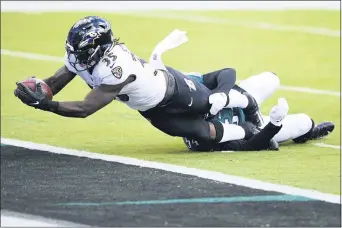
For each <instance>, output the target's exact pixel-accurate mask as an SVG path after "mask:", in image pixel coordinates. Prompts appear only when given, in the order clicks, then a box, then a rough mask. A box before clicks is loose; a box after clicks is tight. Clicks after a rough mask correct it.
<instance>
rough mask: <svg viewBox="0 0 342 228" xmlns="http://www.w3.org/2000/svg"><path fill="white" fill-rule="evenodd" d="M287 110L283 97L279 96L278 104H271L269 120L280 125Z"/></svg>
mask: <svg viewBox="0 0 342 228" xmlns="http://www.w3.org/2000/svg"><path fill="white" fill-rule="evenodd" d="M288 112H289V106H288V104H287V101H286V99H285V98H279V99H278V104H277V105H275V106H273V108H272V109H271V111H270V121H271V123H272V124H274V125H275V126H281V125H282V121H283V120H284V118H285V117H286V115H287V113H288Z"/></svg>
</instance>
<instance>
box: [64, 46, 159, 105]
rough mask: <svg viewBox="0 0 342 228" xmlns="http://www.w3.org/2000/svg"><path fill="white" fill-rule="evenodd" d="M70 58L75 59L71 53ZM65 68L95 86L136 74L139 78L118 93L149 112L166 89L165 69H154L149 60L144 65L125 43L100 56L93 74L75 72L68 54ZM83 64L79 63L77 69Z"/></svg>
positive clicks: (109, 83) (108, 83) (128, 102)
mask: <svg viewBox="0 0 342 228" xmlns="http://www.w3.org/2000/svg"><path fill="white" fill-rule="evenodd" d="M71 58H73V59H71V61H74V60H75V57H74V56H71ZM65 65H66V67H67V68H68V69H69V70H70V71H71V72H74V73H75V74H77V75H79V76H80V77H81V78H82V79H83V80H84V81H85V82H86V83H87V84H88V85H90V86H92V87H93V88H96V87H98V86H100V85H101V84H106V85H117V84H120V83H122V82H124V81H125V80H126V79H127V78H128V76H129V75H131V74H134V75H136V80H135V81H134V82H131V83H129V84H127V85H126V86H124V87H123V89H122V90H121V91H120V93H119V95H127V96H128V101H126V100H123V99H122V100H120V99H119V97H117V98H116V100H119V101H121V102H123V103H125V104H127V105H128V106H129V107H130V108H132V109H135V110H139V111H146V110H148V109H150V108H153V107H155V106H156V105H157V104H158V103H160V102H161V101H162V100H163V98H164V96H165V92H166V81H165V77H164V75H163V72H161V71H159V70H156V69H154V68H153V67H151V66H150V65H149V64H148V63H145V64H142V63H141V62H140V59H139V58H138V57H137V56H135V55H134V54H133V53H132V52H130V51H129V49H128V48H127V47H126V46H125V45H122V44H120V45H115V46H114V47H112V48H111V49H110V50H109V51H107V52H106V54H105V55H104V56H103V57H102V58H101V60H100V61H99V63H98V64H97V65H96V66H95V68H94V70H93V73H92V74H90V73H89V72H88V71H87V70H84V71H76V69H75V68H74V67H72V66H71V65H70V63H69V60H68V55H67V54H66V55H65ZM81 67H82V66H80V65H78V66H77V68H78V69H79V68H81Z"/></svg>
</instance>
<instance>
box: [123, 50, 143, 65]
mask: <svg viewBox="0 0 342 228" xmlns="http://www.w3.org/2000/svg"><path fill="white" fill-rule="evenodd" d="M121 48H122V50H124V51H125V52H127V53H129V54H130V55H131V56H132V59H133V61H139V63H140V64H141V65H142V67H145V62H144V61H142V60H141V59H140V58H139V57H138V56H136V55H134V54H133V53H132V52H130V51H129V50H128V49H126V48H124V47H123V46H121Z"/></svg>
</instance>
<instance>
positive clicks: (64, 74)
mask: <svg viewBox="0 0 342 228" xmlns="http://www.w3.org/2000/svg"><path fill="white" fill-rule="evenodd" d="M75 76H76V74H75V73H73V72H71V71H69V70H68V68H67V67H66V66H65V65H64V66H62V67H61V68H59V69H58V70H57V72H56V73H55V74H54V75H52V76H51V77H49V78H46V79H44V80H43V81H44V82H45V83H46V84H47V85H48V86H49V87H50V88H51V90H52V93H53V95H54V96H55V95H56V94H57V93H58V92H59V91H61V90H62V89H63V88H64V87H65V86H66V85H67V84H68V83H69V82H70V81H71V80H72V79H74V78H75Z"/></svg>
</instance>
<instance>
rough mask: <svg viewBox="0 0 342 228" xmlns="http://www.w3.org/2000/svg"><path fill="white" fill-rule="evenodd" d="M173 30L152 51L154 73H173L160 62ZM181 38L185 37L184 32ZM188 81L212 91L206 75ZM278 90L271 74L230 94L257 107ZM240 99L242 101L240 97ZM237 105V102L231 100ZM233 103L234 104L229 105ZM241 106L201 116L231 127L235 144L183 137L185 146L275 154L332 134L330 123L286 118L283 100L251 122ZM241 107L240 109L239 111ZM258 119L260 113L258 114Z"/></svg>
mask: <svg viewBox="0 0 342 228" xmlns="http://www.w3.org/2000/svg"><path fill="white" fill-rule="evenodd" d="M175 33H179V34H181V32H180V31H177V30H175V31H174V32H173V33H171V34H170V35H169V36H168V37H166V38H165V39H164V40H162V41H161V42H160V43H158V45H157V46H156V47H155V49H154V50H153V52H152V54H151V57H150V64H151V65H152V66H154V67H155V68H157V69H164V70H168V71H171V72H172V71H175V70H174V69H172V68H171V67H166V66H165V65H164V63H163V61H162V58H161V56H162V54H163V53H164V52H165V51H166V50H169V49H170V47H174V45H173V44H174V43H175V42H173V40H172V39H173V38H174V37H173V36H172V35H174V34H175ZM183 36H185V34H184V32H183ZM186 75H187V76H188V77H189V78H193V79H194V80H196V81H197V82H199V83H201V84H205V85H207V86H208V87H211V85H210V83H208V82H207V81H206V77H208V76H207V75H206V74H204V75H202V74H200V73H194V72H192V73H187V74H186ZM279 86H280V80H279V78H278V77H277V75H276V74H275V73H273V72H262V73H260V74H257V75H253V76H251V77H249V78H247V79H246V80H244V81H242V82H241V83H240V84H239V85H234V86H233V88H232V90H231V91H230V93H229V95H230V94H231V93H235V92H239V93H241V94H245V93H248V94H250V95H251V96H252V97H253V98H254V101H255V102H256V103H257V106H259V105H261V104H262V103H263V102H264V101H265V100H266V99H267V98H268V97H270V96H271V95H272V94H273V93H274V92H275V91H276V90H277V89H278V88H279ZM242 98H243V97H242ZM234 101H236V99H234ZM231 103H233V100H232V102H231ZM243 105H244V104H243V102H240V103H236V104H235V106H237V107H234V108H223V109H222V110H221V111H219V112H218V113H217V114H216V115H210V116H204V117H203V118H205V119H209V120H217V121H220V122H222V123H226V124H230V125H231V126H232V127H231V131H230V133H231V134H232V135H235V140H227V141H225V142H223V143H217V142H212V141H210V142H208V141H201V140H197V139H195V138H188V137H183V140H184V143H185V144H186V146H187V147H188V148H189V149H190V150H192V151H225V150H229V151H259V150H278V143H280V142H285V141H289V140H293V141H294V142H295V143H305V142H307V141H309V140H315V139H320V138H322V137H324V136H327V135H328V134H330V133H331V132H332V131H333V130H334V127H335V126H334V124H333V123H331V122H322V123H320V124H318V125H315V122H314V121H313V119H312V118H310V117H309V116H308V115H307V114H304V113H300V114H291V115H287V114H288V110H289V107H288V104H287V101H286V100H285V99H284V98H281V99H279V100H278V104H277V105H275V106H274V107H273V108H272V109H271V111H270V115H269V116H264V117H262V116H261V117H260V118H259V119H258V120H259V121H257V122H255V121H253V118H252V119H250V118H249V116H246V115H245V110H244V106H243ZM239 106H240V107H239ZM245 106H246V104H245ZM258 114H259V115H261V114H260V112H258Z"/></svg>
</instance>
